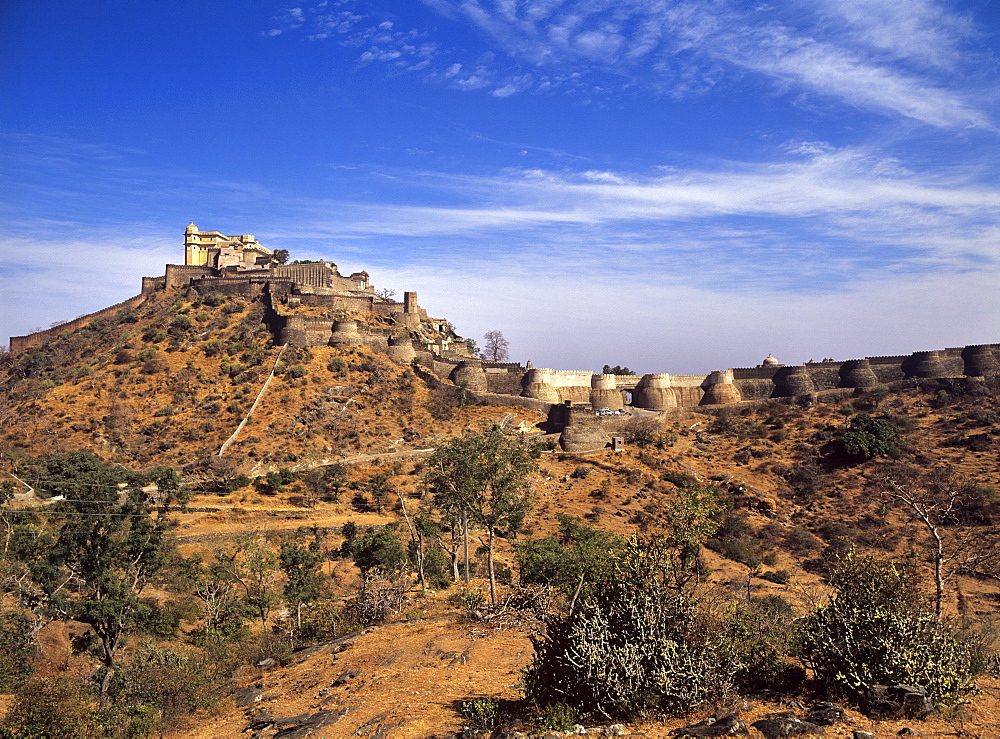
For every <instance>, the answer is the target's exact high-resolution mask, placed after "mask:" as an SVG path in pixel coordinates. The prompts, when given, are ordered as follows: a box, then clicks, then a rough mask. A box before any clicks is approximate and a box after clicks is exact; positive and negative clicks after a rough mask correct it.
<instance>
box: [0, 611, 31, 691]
mask: <svg viewBox="0 0 1000 739" xmlns="http://www.w3.org/2000/svg"><path fill="white" fill-rule="evenodd" d="M34 653H35V648H34V646H33V644H32V640H31V622H30V621H29V620H28V617H27V616H25V615H24V614H23V613H19V612H17V611H0V691H10V690H15V689H16V688H17V687H19V686H20V685H21V684H22V683H23V681H24V678H25V677H26V676H27V675H29V674H30V673H31V658H32V656H33V655H34Z"/></svg>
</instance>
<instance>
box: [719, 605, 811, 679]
mask: <svg viewBox="0 0 1000 739" xmlns="http://www.w3.org/2000/svg"><path fill="white" fill-rule="evenodd" d="M793 623H794V614H793V613H792V608H791V606H790V605H789V604H788V602H787V601H785V600H784V599H783V598H782V597H781V596H780V595H769V596H765V597H764V598H754V599H753V600H751V601H750V602H740V601H734V602H732V603H730V604H729V605H728V607H727V609H726V612H725V615H724V619H723V622H722V624H720V630H721V632H722V634H723V641H722V647H723V650H724V654H725V659H727V660H728V662H729V663H730V664H731V665H732V666H733V671H734V672H733V682H734V685H735V687H736V688H737V689H738V690H740V691H741V692H744V693H748V692H749V693H758V692H760V691H764V690H774V691H779V692H788V691H791V690H794V689H795V688H796V687H797V686H798V685H799V684H800V683H801V682H802V681H803V680H804V679H805V671H804V670H803V669H802V668H801V667H799V666H798V665H795V664H793V663H792V661H791V659H790V645H791V643H792V640H793Z"/></svg>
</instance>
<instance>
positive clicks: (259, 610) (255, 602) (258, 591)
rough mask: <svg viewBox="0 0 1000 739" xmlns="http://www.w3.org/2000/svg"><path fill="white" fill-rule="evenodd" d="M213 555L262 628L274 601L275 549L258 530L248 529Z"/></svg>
mask: <svg viewBox="0 0 1000 739" xmlns="http://www.w3.org/2000/svg"><path fill="white" fill-rule="evenodd" d="M216 558H217V560H218V562H219V565H220V566H221V567H223V568H224V569H225V570H226V571H227V572H228V573H229V576H230V577H231V578H232V579H233V581H234V582H236V583H237V584H238V585H239V586H240V588H242V590H243V600H244V601H245V602H246V604H247V605H248V606H249V607H250V608H251V609H253V611H254V613H256V614H257V617H258V618H260V625H261V626H265V627H266V626H267V619H268V616H269V615H270V613H271V609H272V608H273V607H274V606H275V605H277V603H278V593H277V585H276V572H275V571H276V570H277V569H278V552H277V551H276V550H275V549H274V547H272V546H271V544H270V543H269V542H268V541H267V540H266V539H265V538H264V537H263V536H261V535H260V534H259V533H258V532H249V533H246V534H243V535H241V536H239V537H237V539H236V541H235V546H234V547H233V548H232V549H230V550H228V551H220V552H217V553H216Z"/></svg>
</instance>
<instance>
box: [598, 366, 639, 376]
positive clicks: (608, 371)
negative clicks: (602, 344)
mask: <svg viewBox="0 0 1000 739" xmlns="http://www.w3.org/2000/svg"><path fill="white" fill-rule="evenodd" d="M601 372H602V373H604V374H605V375H634V374H635V372H633V371H632V370H630V369H629V368H628V367H622V366H620V365H617V364H616V365H615V366H614V367H612V366H611V365H610V364H606V365H604V367H603V368H602V369H601Z"/></svg>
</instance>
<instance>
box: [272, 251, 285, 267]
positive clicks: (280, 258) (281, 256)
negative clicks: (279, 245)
mask: <svg viewBox="0 0 1000 739" xmlns="http://www.w3.org/2000/svg"><path fill="white" fill-rule="evenodd" d="M271 261H272V262H274V263H275V264H284V263H285V262H287V261H288V249H275V250H274V251H273V252H271Z"/></svg>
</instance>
